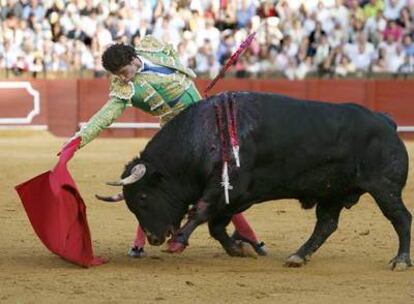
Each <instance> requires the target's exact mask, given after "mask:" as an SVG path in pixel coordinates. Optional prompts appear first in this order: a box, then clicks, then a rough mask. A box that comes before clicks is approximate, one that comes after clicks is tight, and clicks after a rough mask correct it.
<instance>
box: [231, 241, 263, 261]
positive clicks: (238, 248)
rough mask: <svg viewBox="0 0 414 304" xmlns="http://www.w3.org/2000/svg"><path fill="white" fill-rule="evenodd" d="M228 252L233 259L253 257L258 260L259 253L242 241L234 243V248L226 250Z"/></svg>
mask: <svg viewBox="0 0 414 304" xmlns="http://www.w3.org/2000/svg"><path fill="white" fill-rule="evenodd" d="M226 252H227V254H228V255H230V256H233V257H251V258H254V259H256V258H257V253H256V251H255V250H254V248H253V246H252V245H250V244H249V243H245V242H242V241H236V242H234V245H233V246H231V247H228V248H226Z"/></svg>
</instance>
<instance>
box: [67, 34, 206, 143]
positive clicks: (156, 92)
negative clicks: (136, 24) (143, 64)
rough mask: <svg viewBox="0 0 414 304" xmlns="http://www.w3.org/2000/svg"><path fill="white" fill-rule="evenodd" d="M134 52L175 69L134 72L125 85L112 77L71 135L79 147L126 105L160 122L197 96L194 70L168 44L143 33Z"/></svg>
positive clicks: (198, 96) (195, 100)
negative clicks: (105, 93) (103, 96)
mask: <svg viewBox="0 0 414 304" xmlns="http://www.w3.org/2000/svg"><path fill="white" fill-rule="evenodd" d="M136 52H137V55H138V57H144V58H145V59H147V60H149V61H151V62H153V63H155V64H158V65H160V66H165V67H168V68H171V69H173V70H174V71H175V72H174V73H172V74H169V75H160V74H157V73H150V72H146V73H140V72H138V73H137V74H136V75H135V78H134V80H133V81H131V82H129V83H128V84H125V83H124V82H122V81H121V80H120V79H119V78H118V77H116V76H113V77H112V79H111V86H110V92H109V100H108V102H107V103H106V104H105V105H104V106H103V107H102V108H101V109H100V110H99V111H98V112H97V113H96V114H95V115H94V116H92V118H91V119H90V120H89V121H88V122H87V123H86V124H85V125H84V126H83V127H82V128H81V130H80V131H79V132H78V133H76V135H75V136H80V137H81V139H82V141H81V145H80V146H81V147H83V146H85V145H86V144H88V143H89V142H90V141H92V140H93V139H95V138H96V137H97V136H98V135H99V133H100V132H101V131H102V130H103V129H105V128H107V127H108V126H109V125H111V124H112V123H113V122H114V121H115V120H116V119H117V118H118V117H119V116H120V115H121V114H122V112H123V111H124V110H125V108H126V107H127V106H132V107H135V108H138V109H141V110H143V111H145V112H147V113H149V114H151V115H153V116H157V117H159V118H160V122H161V125H163V124H165V123H166V122H167V121H168V120H170V119H171V118H173V117H174V116H175V115H177V114H178V113H179V112H181V111H182V110H183V109H185V108H186V107H187V106H189V105H190V104H192V103H195V102H198V101H199V100H200V99H201V95H200V93H199V92H198V91H197V88H196V87H195V85H194V82H193V80H192V79H193V78H195V77H196V75H195V73H194V72H193V71H192V70H191V69H189V68H186V67H184V66H183V65H182V64H181V63H180V61H179V59H178V54H177V52H176V51H175V50H174V49H173V48H172V47H171V46H170V45H168V44H164V43H162V42H160V41H159V40H157V39H155V38H154V37H152V36H146V37H144V38H143V39H142V40H141V44H140V46H139V47H138V48H136ZM177 99H178V102H177ZM172 101H174V104H173V105H172V106H170V105H169V103H171V102H172Z"/></svg>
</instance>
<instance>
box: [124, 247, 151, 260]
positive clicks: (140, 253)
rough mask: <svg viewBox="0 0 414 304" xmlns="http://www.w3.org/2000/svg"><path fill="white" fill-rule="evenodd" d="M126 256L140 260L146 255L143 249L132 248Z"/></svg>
mask: <svg viewBox="0 0 414 304" xmlns="http://www.w3.org/2000/svg"><path fill="white" fill-rule="evenodd" d="M128 255H129V256H130V257H131V258H142V257H144V256H146V255H147V254H146V253H145V251H144V248H143V247H138V246H134V247H131V248H129V250H128Z"/></svg>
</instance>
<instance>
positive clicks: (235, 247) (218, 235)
mask: <svg viewBox="0 0 414 304" xmlns="http://www.w3.org/2000/svg"><path fill="white" fill-rule="evenodd" d="M230 220H231V216H221V217H219V218H214V219H211V220H209V222H208V229H209V231H210V235H211V236H212V237H213V238H215V239H216V240H217V241H219V242H220V244H221V246H223V248H224V250H225V251H226V252H227V254H228V255H230V256H238V257H254V258H256V257H257V254H256V252H255V251H254V249H253V247H252V246H251V245H250V244H249V243H245V242H242V241H235V240H233V239H232V238H231V237H230V236H229V235H228V234H227V231H226V227H227V225H228V224H229V223H230Z"/></svg>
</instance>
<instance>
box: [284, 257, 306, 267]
mask: <svg viewBox="0 0 414 304" xmlns="http://www.w3.org/2000/svg"><path fill="white" fill-rule="evenodd" d="M306 262H307V260H306V259H305V258H302V257H300V256H299V255H297V254H292V255H291V256H290V257H288V258H287V259H286V261H285V266H286V267H292V268H293V267H295V268H298V267H302V266H303V265H305V264H306Z"/></svg>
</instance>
